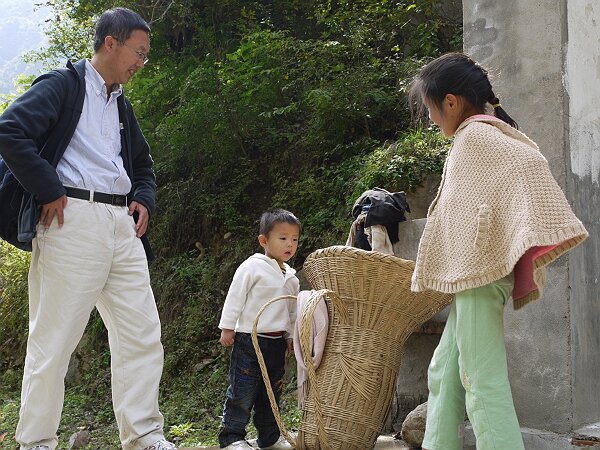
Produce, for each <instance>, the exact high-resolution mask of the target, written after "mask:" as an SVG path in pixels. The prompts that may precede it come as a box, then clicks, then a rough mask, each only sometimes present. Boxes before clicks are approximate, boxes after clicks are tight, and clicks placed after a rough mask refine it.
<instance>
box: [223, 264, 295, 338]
mask: <svg viewBox="0 0 600 450" xmlns="http://www.w3.org/2000/svg"><path fill="white" fill-rule="evenodd" d="M284 266H285V274H283V273H282V271H281V269H280V267H279V264H278V263H277V261H275V260H274V259H272V258H269V257H268V256H266V255H263V254H260V253H255V254H254V255H252V256H250V257H249V258H248V259H246V260H245V261H244V262H243V263H242V264H240V266H239V267H238V268H237V270H236V272H235V275H234V276H233V280H232V282H231V286H230V287H229V292H228V293H227V297H226V298H225V304H224V305H223V312H222V313H221V321H220V323H219V328H221V329H229V330H235V331H236V332H237V331H239V332H243V333H250V332H252V325H253V324H254V319H256V315H257V314H258V311H259V310H260V308H261V307H262V306H263V305H264V304H265V303H267V302H268V301H269V300H271V299H273V298H275V297H279V296H281V295H293V296H296V295H298V291H299V286H300V283H299V281H298V278H297V277H296V275H295V274H296V271H295V270H294V269H292V268H291V267H290V266H288V265H287V264H284ZM295 322H296V299H295V298H294V299H290V300H281V301H278V302H274V303H272V304H271V305H270V306H268V307H267V309H265V311H264V312H263V314H262V315H261V317H260V320H259V322H258V326H257V331H258V332H259V333H270V332H277V331H285V332H286V333H287V334H286V337H287V338H290V339H291V337H292V333H293V332H294V323H295Z"/></svg>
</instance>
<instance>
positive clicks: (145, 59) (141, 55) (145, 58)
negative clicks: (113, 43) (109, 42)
mask: <svg viewBox="0 0 600 450" xmlns="http://www.w3.org/2000/svg"><path fill="white" fill-rule="evenodd" d="M122 44H123V45H124V46H125V47H127V48H128V49H129V50H131V51H132V52H133V53H135V56H137V59H139V60H140V61H142V63H144V65H146V64H148V61H149V59H148V54H146V53H144V52H140V51H139V50H136V49H135V48H133V47H131V46H130V45H127V44H126V43H125V42H123V43H122Z"/></svg>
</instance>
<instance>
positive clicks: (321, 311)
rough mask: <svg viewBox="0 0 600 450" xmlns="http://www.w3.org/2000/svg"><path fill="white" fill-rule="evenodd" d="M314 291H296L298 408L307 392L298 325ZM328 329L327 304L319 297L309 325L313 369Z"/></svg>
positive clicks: (295, 351) (302, 403) (306, 378)
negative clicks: (310, 325)
mask: <svg viewBox="0 0 600 450" xmlns="http://www.w3.org/2000/svg"><path fill="white" fill-rule="evenodd" d="M314 293H315V291H300V292H299V293H298V298H297V303H296V311H297V312H298V315H297V317H296V326H295V327H294V355H295V356H296V365H297V383H298V405H299V407H300V408H302V406H303V405H304V399H305V398H306V394H307V392H308V371H307V368H306V364H304V354H303V353H302V347H301V345H300V327H301V326H302V317H303V315H304V314H303V313H304V309H305V308H306V303H307V302H308V300H309V299H310V298H311V296H312V295H313V294H314ZM328 331H329V315H328V314H327V305H326V304H325V300H323V297H321V298H320V300H319V303H318V305H317V307H316V308H315V312H314V315H313V323H312V327H311V333H310V340H311V342H312V346H311V348H312V355H311V356H312V360H313V364H314V366H315V369H316V368H317V367H319V364H320V363H321V358H322V357H323V350H324V349H325V341H326V340H327V332H328Z"/></svg>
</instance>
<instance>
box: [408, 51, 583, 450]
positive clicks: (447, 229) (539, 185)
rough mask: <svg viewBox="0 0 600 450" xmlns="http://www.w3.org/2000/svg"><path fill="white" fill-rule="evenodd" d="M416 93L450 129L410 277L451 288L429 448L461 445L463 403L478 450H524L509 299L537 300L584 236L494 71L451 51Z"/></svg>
mask: <svg viewBox="0 0 600 450" xmlns="http://www.w3.org/2000/svg"><path fill="white" fill-rule="evenodd" d="M410 101H411V105H413V106H416V107H417V109H418V112H424V111H425V109H426V110H428V112H429V118H430V119H431V121H432V122H434V123H435V124H436V125H438V126H439V128H440V129H441V131H442V133H443V134H444V135H445V136H447V137H454V142H453V145H452V148H451V150H450V152H449V154H448V157H447V160H446V163H445V166H444V173H443V176H442V181H441V184H440V187H439V190H438V193H437V196H436V198H435V199H434V200H433V202H432V204H431V206H430V207H429V211H428V214H427V224H426V226H425V230H424V232H423V236H422V238H421V242H420V244H419V251H418V255H417V261H416V266H415V271H414V273H413V277H412V290H413V291H422V290H425V289H433V290H437V291H440V292H445V293H453V294H455V300H454V302H453V304H452V306H451V311H450V315H449V317H448V320H447V323H446V327H445V329H444V332H443V334H442V337H441V339H440V343H439V345H438V347H437V348H436V350H435V352H434V354H433V358H432V360H431V364H430V366H429V371H428V386H429V399H428V411H427V425H426V431H425V437H424V441H423V448H424V449H427V450H459V449H462V448H463V443H462V434H463V433H462V430H463V422H464V415H465V409H466V412H467V415H468V418H469V420H470V421H471V424H472V426H473V431H474V433H475V437H476V439H477V448H478V449H479V450H492V449H502V450H504V449H510V450H522V449H523V448H524V447H523V440H522V438H521V433H520V429H519V423H518V421H517V416H516V413H515V408H514V405H513V401H512V394H511V388H510V384H509V380H508V371H507V362H506V349H505V344H504V327H503V310H504V305H505V303H506V302H507V301H508V300H509V299H510V298H511V297H512V299H513V306H514V308H515V309H519V308H521V307H523V306H525V305H526V304H527V303H529V302H532V301H534V300H536V299H539V298H540V297H541V296H542V290H543V287H544V282H545V266H546V265H548V264H549V263H551V262H552V261H554V260H555V259H557V258H558V257H559V256H561V255H562V254H564V253H565V252H567V251H569V250H570V249H572V248H573V247H575V246H576V245H578V244H580V243H581V242H583V240H584V239H585V238H586V237H587V235H588V233H587V231H586V230H585V228H584V226H583V225H582V223H581V222H580V221H579V220H578V219H577V217H575V215H574V214H573V212H572V211H571V209H570V207H569V204H568V202H567V200H566V198H565V196H564V194H563V192H562V191H561V189H560V187H559V186H558V184H557V183H556V181H555V180H554V178H553V176H552V174H551V172H550V168H549V166H548V162H547V161H546V159H545V158H544V156H543V155H542V154H541V153H540V151H539V149H538V146H537V145H536V144H535V143H534V142H533V141H532V140H531V139H529V138H528V137H527V136H525V135H524V134H523V133H521V132H519V131H518V130H517V124H516V123H515V121H514V120H513V119H512V118H511V117H510V116H509V115H508V114H507V113H506V111H505V110H504V109H503V108H502V106H501V105H500V101H499V100H498V98H497V96H496V94H495V93H494V91H493V89H492V85H491V84H490V81H489V79H488V75H487V71H486V70H485V69H483V68H482V67H481V66H479V65H478V64H476V63H475V62H474V61H473V60H471V59H470V58H469V57H467V56H465V55H463V54H461V53H450V54H446V55H443V56H441V57H439V58H437V59H435V60H434V61H432V62H430V63H429V64H427V65H426V66H425V67H423V69H422V70H421V71H420V73H419V74H418V75H417V76H416V78H415V80H414V82H413V84H412V87H411V92H410ZM486 110H487V111H490V112H491V111H493V114H494V115H493V116H492V115H488V113H487V112H486Z"/></svg>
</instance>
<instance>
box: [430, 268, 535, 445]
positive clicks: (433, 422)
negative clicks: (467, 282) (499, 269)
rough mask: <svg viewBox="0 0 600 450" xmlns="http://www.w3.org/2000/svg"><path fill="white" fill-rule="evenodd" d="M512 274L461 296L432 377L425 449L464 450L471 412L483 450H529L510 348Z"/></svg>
mask: <svg viewBox="0 0 600 450" xmlns="http://www.w3.org/2000/svg"><path fill="white" fill-rule="evenodd" d="M512 289H513V276H512V274H511V275H509V276H507V277H505V278H503V279H501V280H498V281H496V282H494V283H490V284H488V285H486V286H482V287H480V288H476V289H469V290H467V291H463V292H459V293H458V294H456V299H455V301H454V303H453V304H452V308H451V310H450V315H449V317H448V321H447V322H446V327H445V329H444V332H443V334H442V338H441V340H440V343H439V345H438V347H437V348H436V349H435V352H434V354H433V358H432V360H431V364H430V365H429V372H428V377H429V378H428V386H429V399H428V403H427V425H426V429H425V437H424V439H423V448H424V449H427V450H461V449H462V448H463V424H464V419H465V407H466V410H467V415H468V416H469V420H470V421H471V424H472V426H473V431H474V432H475V437H476V439H477V449H478V450H524V446H523V439H522V437H521V431H520V429H519V422H518V421H517V415H516V413H515V408H514V405H513V401H512V393H511V390H510V384H509V382H508V370H507V366H506V348H505V346H504V320H503V313H504V304H505V303H506V301H507V300H508V298H509V297H510V295H511V293H512Z"/></svg>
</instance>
